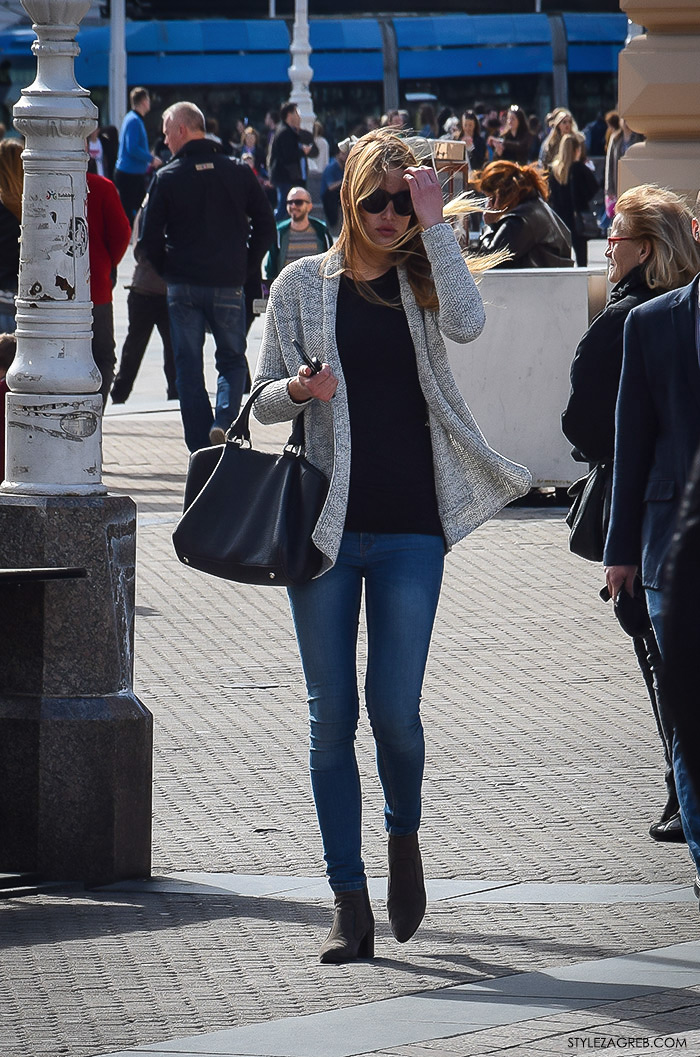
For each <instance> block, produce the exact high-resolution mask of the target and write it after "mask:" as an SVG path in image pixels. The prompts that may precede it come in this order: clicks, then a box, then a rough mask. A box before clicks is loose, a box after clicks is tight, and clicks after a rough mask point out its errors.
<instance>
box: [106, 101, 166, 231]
mask: <svg viewBox="0 0 700 1057" xmlns="http://www.w3.org/2000/svg"><path fill="white" fill-rule="evenodd" d="M129 103H130V105H131V110H130V111H129V113H128V114H127V115H126V117H125V118H124V120H123V121H122V127H121V128H120V130H119V153H118V155H117V164H116V166H115V168H114V183H115V184H116V187H117V190H118V191H119V197H120V198H121V200H122V206H123V207H124V212H125V213H126V215H127V217H128V218H129V223H130V224H131V225H132V227H133V224H134V217H135V216H136V214H137V213H138V211H139V209H140V208H141V203H142V202H143V198H144V195H145V193H146V174H147V172H148V171H149V169H150V168H154V169H157V168H158V166H159V165H160V164H161V162H160V160H159V159H158V158H154V157H153V155H152V154H151V150H150V147H149V146H148V136H147V135H146V126H145V124H144V120H143V119H144V117H145V116H146V114H147V113H148V111H149V110H150V109H151V97H150V95H149V94H148V89H146V88H132V89H131V92H130V93H129Z"/></svg>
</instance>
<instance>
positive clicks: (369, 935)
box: [319, 888, 374, 965]
mask: <svg viewBox="0 0 700 1057" xmlns="http://www.w3.org/2000/svg"><path fill="white" fill-rule="evenodd" d="M356 958H374V915H373V914H372V907H371V906H370V902H369V893H368V892H367V889H366V888H358V889H355V890H354V891H352V892H336V894H335V913H334V915H333V925H332V927H331V931H330V932H329V933H328V936H327V937H326V939H325V941H324V943H323V945H322V947H321V950H320V952H319V960H320V961H321V962H323V963H324V964H325V965H328V964H337V963H339V962H352V961H354V960H355V959H356Z"/></svg>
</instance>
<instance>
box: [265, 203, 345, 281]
mask: <svg viewBox="0 0 700 1057" xmlns="http://www.w3.org/2000/svg"><path fill="white" fill-rule="evenodd" d="M312 209H313V203H312V201H311V195H310V194H309V192H308V191H307V190H306V188H305V187H290V189H289V192H288V194H287V213H288V214H289V219H288V220H282V221H281V222H280V223H279V224H278V225H277V240H276V242H275V245H274V246H272V247H271V248H270V252H269V253H268V255H267V259H266V262H265V278H266V279H267V281H268V282H272V280H273V279H276V278H277V276H278V275H279V273H280V272H281V271H282V269H283V268H284V266H285V265H286V264H290V263H291V262H292V261H297V260H299V258H300V257H311V256H312V255H313V254H314V253H325V251H326V250H328V249H330V248H331V246H332V245H333V239H332V237H331V233H330V231H329V230H328V226H327V225H326V224H325V223H324V221H323V220H317V219H316V217H312V216H311V210H312Z"/></svg>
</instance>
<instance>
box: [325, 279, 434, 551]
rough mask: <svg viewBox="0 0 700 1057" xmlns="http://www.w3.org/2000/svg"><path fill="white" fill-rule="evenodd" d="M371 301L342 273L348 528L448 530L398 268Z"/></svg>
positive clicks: (375, 285) (339, 332) (376, 283)
mask: <svg viewBox="0 0 700 1057" xmlns="http://www.w3.org/2000/svg"><path fill="white" fill-rule="evenodd" d="M370 286H371V287H372V289H373V290H374V291H375V292H376V293H377V294H379V296H381V297H382V298H384V299H385V300H387V301H391V302H393V303H394V304H397V305H398V306H399V308H398V309H397V308H390V307H387V306H386V305H381V304H373V303H371V302H369V301H367V300H366V299H365V298H364V297H362V296H361V295H360V294H359V293H358V291H357V288H356V286H355V284H354V283H353V282H352V280H350V279H348V278H346V277H345V276H343V278H342V279H341V282H340V290H339V293H338V309H337V321H336V341H337V343H338V351H339V353H340V361H341V364H342V367H343V374H344V376H345V383H346V386H347V392H348V406H349V410H350V437H351V460H350V495H349V497H348V510H347V515H346V518H345V528H346V530H347V531H349V532H377V533H380V532H382V533H383V532H398V533H409V532H410V533H420V534H422V535H429V536H442V534H443V533H442V526H441V523H440V516H439V514H438V505H437V498H436V496H435V476H434V472H433V449H432V444H431V441H430V427H429V425H428V409H427V407H426V403H425V397H424V396H423V392H422V390H421V387H420V383H419V381H418V369H417V367H416V353H415V349H414V347H413V341H412V339H411V334H410V331H409V329H408V323H407V321H406V315H405V313H404V311H403V308H402V307H401V300H400V295H399V278H398V275H397V272H396V269H395V268H392V269H391V270H390V271H388V272H386V274H385V275H383V276H381V278H379V279H374V280H372V282H371V283H370Z"/></svg>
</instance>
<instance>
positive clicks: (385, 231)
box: [254, 128, 530, 962]
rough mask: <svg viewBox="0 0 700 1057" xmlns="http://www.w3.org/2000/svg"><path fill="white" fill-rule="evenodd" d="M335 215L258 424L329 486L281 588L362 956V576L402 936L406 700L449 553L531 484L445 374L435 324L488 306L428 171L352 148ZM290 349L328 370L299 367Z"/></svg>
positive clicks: (283, 316)
mask: <svg viewBox="0 0 700 1057" xmlns="http://www.w3.org/2000/svg"><path fill="white" fill-rule="evenodd" d="M341 201H342V206H343V216H344V223H343V229H342V231H341V234H340V237H339V239H338V242H337V243H336V245H335V246H334V247H333V248H332V249H331V250H329V251H328V252H327V253H326V254H323V255H321V256H316V257H304V258H302V259H301V260H298V261H295V262H293V263H292V264H290V265H288V266H287V267H286V268H285V269H283V271H282V272H281V273H280V275H279V277H278V278H277V279H276V280H275V282H274V283H273V284H272V287H271V290H270V299H269V302H268V308H267V313H266V318H265V331H264V335H263V341H262V346H261V353H260V359H259V362H258V371H257V376H256V378H255V382H254V385H258V384H259V383H261V382H263V381H268V380H270V379H272V380H273V381H272V384H271V385H268V386H267V388H266V389H264V391H263V392H262V393H261V394H260V396H259V397H258V399H257V400H256V405H255V413H256V416H257V417H258V418H259V419H260V421H262V422H265V423H273V422H281V421H285V420H289V419H293V418H296V416H297V415H299V414H303V415H304V430H305V438H306V454H307V457H308V458H309V460H310V461H311V462H312V463H314V464H315V465H316V466H318V467H319V468H320V469H321V470H322V471H323V472H324V473H325V474H326V476H327V477H328V480H329V482H330V487H329V492H328V498H327V501H326V504H325V507H324V509H323V511H322V512H321V515H320V518H319V521H318V523H317V525H316V528H315V530H314V533H313V540H314V543H315V545H316V547H317V548H318V550H319V551H320V552H321V555H322V558H323V564H322V567H321V572H320V574H319V575H318V576H317V577H316V578H314V579H313V580H311V581H310V582H309V583H306V584H303V585H301V586H297V587H293V588H290V589H289V601H290V606H291V610H292V617H293V621H294V627H295V631H296V636H297V641H298V645H299V650H300V654H301V660H302V667H303V670H304V677H305V681H306V688H307V694H308V703H309V712H310V734H311V747H310V766H311V784H312V790H313V795H314V801H315V804H316V810H317V814H318V820H319V825H320V829H321V836H322V841H323V850H324V857H325V861H326V864H327V875H328V879H329V882H330V886H331V889H332V891H333V893H334V896H335V913H334V918H333V925H332V928H331V930H330V933H329V934H328V937H327V939H326V940H325V942H324V943H323V945H322V947H321V951H320V959H321V961H322V962H346V961H351V960H353V959H355V958H358V957H372V956H373V953H374V917H373V914H372V909H371V906H370V901H369V896H368V892H367V878H366V874H365V868H364V864H363V861H362V837H361V809H362V794H361V789H360V780H359V774H358V768H357V762H356V758H355V750H354V740H355V732H356V729H357V724H358V718H359V693H358V685H357V633H358V621H359V614H360V606H361V599H362V593H363V586H364V595H365V611H366V619H367V638H368V660H367V671H366V676H365V684H364V686H365V702H366V708H367V712H368V715H369V721H370V724H371V728H372V733H373V735H374V739H375V742H376V750H377V768H378V772H379V778H380V781H381V784H382V789H383V793H384V799H385V808H384V816H385V828H386V830H387V832H388V835H389V842H388V862H389V889H388V908H387V909H388V914H389V921H390V925H391V929H392V932H393V934H394V936H395V937H396V939H397V940H398V941H399V942H401V943H402V942H405V941H406V940H408V939H410V937H411V936H412V935H413V934H414V933H415V931H416V929H417V928H418V926H419V924H420V922H421V920H422V918H423V914H424V912H425V906H426V898H425V886H424V882H423V871H422V865H421V856H420V850H419V847H418V836H417V833H418V827H419V825H420V818H421V784H422V777H423V764H424V740H423V728H422V725H421V719H420V695H421V688H422V683H423V675H424V670H425V664H426V661H427V656H428V649H429V645H430V638H431V634H432V627H433V620H434V617H435V610H436V607H437V602H438V597H439V594H440V584H441V580H442V572H443V561H444V556H445V552H446V551H447V550H449V549H450V548H451V547H452V546H453V545H454V544H455V543H457V542H458V541H459V540H460V539H462V538H463V537H464V536H466V535H467V534H468V533H470V532H471V531H473V530H474V529H475V528H476V527H477V526H478V525H480V524H481V523H482V522H484V521H486V520H487V519H488V518H490V517H492V516H493V514H495V513H496V512H497V511H498V510H499V509H500V508H501V507H503V506H504V505H505V504H506V503H508V502H509V501H510V500H512V499H514V498H515V497H516V496H519V495H522V494H524V493H525V492H527V490H528V487H529V480H530V477H529V473H528V471H527V470H526V469H525V468H524V467H522V466H517V465H516V464H514V463H511V462H509V461H508V460H506V459H504V458H503V457H502V456H501V455H499V454H497V453H496V452H495V451H493V450H492V449H491V448H489V447H488V445H487V443H486V441H485V440H484V438H483V436H482V434H481V432H480V430H479V428H478V426H477V425H476V423H475V421H474V419H473V418H472V416H471V414H470V412H469V409H468V408H467V406H466V404H465V403H464V400H463V399H462V396H461V394H460V392H459V390H458V389H457V386H456V384H455V382H454V379H453V377H452V373H451V371H450V366H449V363H448V359H447V353H446V349H445V344H444V341H443V338H442V336H441V332H442V334H445V335H446V336H448V337H449V338H451V339H452V340H453V341H456V342H459V343H462V344H466V343H467V342H470V341H473V340H474V339H475V338H477V337H478V335H479V334H480V332H481V330H482V328H483V325H484V309H483V305H482V302H481V298H480V296H479V293H478V291H477V289H476V286H475V283H474V279H473V277H472V274H471V271H470V269H473V270H474V271H476V272H479V271H483V270H484V268H485V267H487V266H488V264H489V263H490V262H488V261H486V262H485V261H477V262H473V261H471V260H468V261H467V262H465V260H464V258H463V257H462V253H461V252H460V248H459V245H458V242H457V239H456V236H455V233H454V231H453V230H452V228H451V226H450V225H449V223H446V222H445V215H447V214H450V215H454V216H455V217H457V216H459V215H460V214H464V213H465V212H468V211H469V210H470V209H471V208H473V207H472V206H471V205H470V204H469V203H468V202H466V201H464V200H462V201H458V202H455V203H451V204H450V205H449V206H447V207H446V208H445V209H443V199H442V192H441V189H440V185H439V183H438V180H437V176H436V173H435V171H434V170H433V169H432V168H430V167H427V166H420V165H418V164H417V162H416V156H415V154H414V153H413V151H412V149H411V147H410V145H409V143H408V142H407V140H406V139H404V138H403V137H402V136H401V135H400V134H399V133H397V132H396V131H392V130H391V129H388V128H387V129H378V130H376V131H372V132H370V133H368V134H367V135H366V136H363V137H362V138H361V139H360V140H358V141H357V142H356V143H355V144H354V146H353V147H352V149H351V150H350V153H349V155H348V159H347V163H346V166H345V172H344V176H343V183H342V187H341ZM295 343H298V345H297V347H298V346H301V348H302V349H303V350H304V352H305V353H306V355H307V356H308V357H310V358H313V357H315V358H317V359H318V361H319V362H320V363H321V364H322V369H321V370H320V371H318V372H317V373H313V372H312V370H311V368H310V367H308V366H306V365H305V363H303V362H300V361H301V359H302V357H301V356H300V354H299V353H298V352H297V351H295Z"/></svg>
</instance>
